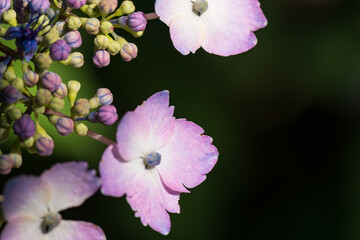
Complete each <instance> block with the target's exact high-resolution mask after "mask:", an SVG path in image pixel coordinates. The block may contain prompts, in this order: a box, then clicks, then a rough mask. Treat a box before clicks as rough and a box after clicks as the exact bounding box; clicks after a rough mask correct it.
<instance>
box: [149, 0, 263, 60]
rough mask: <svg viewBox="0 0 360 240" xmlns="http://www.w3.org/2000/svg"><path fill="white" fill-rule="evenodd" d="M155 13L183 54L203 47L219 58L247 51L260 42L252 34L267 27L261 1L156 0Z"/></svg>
mask: <svg viewBox="0 0 360 240" xmlns="http://www.w3.org/2000/svg"><path fill="white" fill-rule="evenodd" d="M155 12H156V14H157V15H159V16H160V20H161V21H163V22H164V23H165V24H166V25H168V26H169V28H170V36H171V40H172V42H173V44H174V46H175V48H176V49H177V50H178V51H179V52H180V53H182V54H184V55H187V54H189V53H190V52H192V53H195V52H196V50H197V49H199V48H200V47H202V48H203V49H204V50H205V51H207V52H209V53H213V54H216V55H220V56H229V55H234V54H239V53H242V52H246V51H248V50H249V49H251V48H253V47H254V46H255V45H256V43H257V39H256V37H255V35H254V33H253V32H254V31H256V30H258V29H260V28H263V27H265V26H266V25H267V20H266V18H265V16H264V14H263V12H262V11H261V8H260V3H259V1H258V0H241V1H240V0H194V1H184V0H156V2H155Z"/></svg>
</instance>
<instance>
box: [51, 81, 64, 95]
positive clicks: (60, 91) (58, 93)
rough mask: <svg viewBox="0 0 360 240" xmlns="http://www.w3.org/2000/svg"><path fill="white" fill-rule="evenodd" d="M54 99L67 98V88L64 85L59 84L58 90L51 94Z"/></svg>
mask: <svg viewBox="0 0 360 240" xmlns="http://www.w3.org/2000/svg"><path fill="white" fill-rule="evenodd" d="M53 95H54V97H57V98H64V97H66V96H67V87H66V85H65V83H61V84H60V86H59V88H58V89H57V90H56V91H55V92H53Z"/></svg>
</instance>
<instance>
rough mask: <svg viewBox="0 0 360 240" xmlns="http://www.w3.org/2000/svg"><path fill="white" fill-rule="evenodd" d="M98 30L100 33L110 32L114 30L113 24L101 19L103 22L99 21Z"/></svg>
mask: <svg viewBox="0 0 360 240" xmlns="http://www.w3.org/2000/svg"><path fill="white" fill-rule="evenodd" d="M100 31H101V32H102V33H104V34H105V35H106V34H109V33H112V32H113V31H114V26H113V25H112V23H111V22H109V21H103V22H101V25H100Z"/></svg>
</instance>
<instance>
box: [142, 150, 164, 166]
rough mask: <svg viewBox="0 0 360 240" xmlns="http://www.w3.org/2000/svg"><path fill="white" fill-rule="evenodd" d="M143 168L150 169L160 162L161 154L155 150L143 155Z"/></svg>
mask: <svg viewBox="0 0 360 240" xmlns="http://www.w3.org/2000/svg"><path fill="white" fill-rule="evenodd" d="M144 160H145V168H146V169H151V168H153V167H155V166H157V165H159V164H160V162H161V155H160V153H157V152H151V153H149V154H148V155H147V156H146V157H145V159H144Z"/></svg>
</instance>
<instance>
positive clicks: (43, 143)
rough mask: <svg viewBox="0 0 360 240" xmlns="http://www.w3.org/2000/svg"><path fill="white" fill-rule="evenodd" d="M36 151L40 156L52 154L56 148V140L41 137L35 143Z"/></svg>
mask: <svg viewBox="0 0 360 240" xmlns="http://www.w3.org/2000/svg"><path fill="white" fill-rule="evenodd" d="M35 147H36V151H37V152H38V154H39V155H40V156H50V155H51V154H52V153H53V150H54V141H53V140H51V139H48V138H45V137H40V138H39V139H38V140H37V141H36V143H35Z"/></svg>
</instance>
